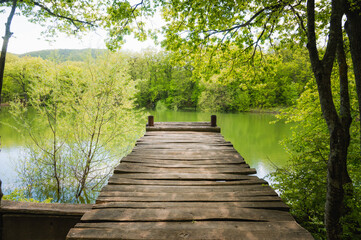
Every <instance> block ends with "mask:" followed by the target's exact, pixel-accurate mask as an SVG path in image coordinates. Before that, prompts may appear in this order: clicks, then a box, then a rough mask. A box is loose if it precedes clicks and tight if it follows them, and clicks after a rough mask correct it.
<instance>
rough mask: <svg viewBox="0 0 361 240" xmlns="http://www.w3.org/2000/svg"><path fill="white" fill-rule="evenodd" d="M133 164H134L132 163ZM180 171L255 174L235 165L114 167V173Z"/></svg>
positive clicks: (250, 170)
mask: <svg viewBox="0 0 361 240" xmlns="http://www.w3.org/2000/svg"><path fill="white" fill-rule="evenodd" d="M134 165H135V164H134ZM180 171H181V172H182V174H185V173H194V174H195V173H199V174H217V173H218V174H228V173H230V174H255V173H256V170H255V169H254V168H247V167H239V166H237V167H236V166H235V167H233V168H229V167H228V168H211V167H208V168H204V167H198V168H189V167H187V168H182V167H178V168H177V167H176V168H171V167H167V168H164V167H150V166H130V165H122V164H120V165H118V166H117V167H116V168H115V169H114V173H158V174H160V173H167V174H171V173H174V174H177V173H179V172H180Z"/></svg>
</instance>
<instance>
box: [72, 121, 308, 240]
mask: <svg viewBox="0 0 361 240" xmlns="http://www.w3.org/2000/svg"><path fill="white" fill-rule="evenodd" d="M255 173H256V171H255V169H253V168H250V167H249V166H248V165H247V164H246V163H245V161H244V159H243V158H242V157H241V156H240V154H239V153H238V152H237V151H236V150H235V149H234V148H233V146H232V144H231V143H230V142H226V141H225V140H224V138H223V137H222V135H221V134H220V129H219V128H218V127H216V119H215V117H212V121H211V123H209V122H207V123H205V122H204V123H154V121H153V119H152V118H150V119H149V126H148V127H147V132H146V133H145V135H144V137H142V138H141V139H139V140H138V141H137V144H136V147H135V148H134V149H133V151H132V153H131V154H129V155H128V156H127V157H125V158H123V159H122V161H121V162H120V164H119V165H118V166H117V167H116V168H115V170H114V175H113V176H112V177H111V178H110V179H109V182H108V185H107V186H105V187H104V188H103V190H102V191H101V193H100V195H99V197H98V199H97V202H96V204H95V205H94V206H93V208H92V210H90V211H88V212H86V213H85V214H84V215H83V217H82V219H81V223H78V224H77V225H76V226H75V227H74V228H72V229H71V230H70V232H69V233H68V236H67V239H68V240H75V239H79V240H80V239H82V240H84V239H89V240H90V239H167V240H173V239H278V240H279V239H313V238H312V236H311V234H310V233H309V232H307V231H306V230H305V229H303V228H302V227H300V226H299V225H298V224H297V223H296V221H295V220H294V219H293V217H292V216H291V215H290V213H289V212H288V207H287V205H285V204H284V203H283V202H282V200H281V199H280V198H279V197H278V195H277V194H276V192H275V191H274V190H273V189H272V188H271V187H269V186H268V184H267V182H266V181H264V180H262V179H259V178H258V177H257V176H255V175H254V174H255Z"/></svg>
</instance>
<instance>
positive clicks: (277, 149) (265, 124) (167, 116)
mask: <svg viewBox="0 0 361 240" xmlns="http://www.w3.org/2000/svg"><path fill="white" fill-rule="evenodd" d="M150 114H152V115H154V118H155V121H162V122H166V121H179V122H182V121H210V116H211V114H210V113H201V112H180V111H178V112H174V111H164V112H154V111H151V112H150ZM216 115H217V123H218V126H220V127H221V133H222V135H223V136H224V137H225V139H226V140H228V141H231V142H232V143H233V145H234V147H235V149H236V150H237V151H238V152H239V153H240V154H241V155H242V156H243V157H244V158H245V160H246V162H247V163H248V164H249V165H250V166H251V167H253V168H256V170H257V175H258V176H259V177H262V178H263V177H265V176H266V175H267V174H268V173H270V172H272V171H274V169H275V167H274V165H277V166H283V165H284V164H285V162H286V161H287V154H286V153H285V151H284V150H283V148H282V147H281V145H280V144H279V141H280V140H282V139H283V138H285V137H287V136H289V134H290V129H289V127H290V126H288V125H286V124H284V123H282V122H278V123H276V124H269V123H270V122H271V121H274V120H275V119H276V118H275V117H274V115H272V114H261V113H236V114H229V113H227V114H225V113H217V114H216ZM30 117H32V116H30ZM0 122H2V123H0V136H1V145H0V149H1V151H0V166H1V167H0V179H1V180H2V181H3V187H4V188H5V189H7V190H11V189H13V188H14V187H15V186H16V180H17V179H18V176H17V174H16V171H15V168H16V162H17V160H18V159H19V158H21V157H22V149H23V147H24V145H25V142H26V140H27V139H24V138H23V137H22V136H21V135H20V134H19V133H18V132H17V131H16V130H15V129H13V128H11V127H9V126H8V125H7V124H12V123H13V119H12V118H11V116H10V114H9V112H8V111H7V109H4V108H3V109H2V110H1V111H0Z"/></svg>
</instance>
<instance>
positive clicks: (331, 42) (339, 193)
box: [307, 0, 351, 240]
mask: <svg viewBox="0 0 361 240" xmlns="http://www.w3.org/2000/svg"><path fill="white" fill-rule="evenodd" d="M342 15H343V8H342V2H341V0H332V12H331V18H330V30H329V36H328V42H327V47H326V52H325V54H324V56H323V59H322V60H320V58H319V52H318V49H317V44H316V42H317V40H316V32H315V1H314V0H309V1H307V19H308V21H307V38H308V43H307V48H308V51H309V55H310V60H311V66H312V70H313V73H314V76H315V78H316V82H317V88H318V93H319V99H320V104H321V110H322V114H323V117H324V119H325V121H326V123H327V126H328V130H329V135H330V154H329V159H328V164H327V193H326V204H325V227H326V233H327V239H329V240H333V239H341V237H342V226H341V223H340V219H341V217H342V216H343V214H345V212H344V209H345V205H344V185H345V184H347V183H350V182H351V180H350V177H349V176H348V172H347V149H348V146H349V138H350V137H349V128H350V123H351V121H350V106H349V105H350V104H349V97H348V80H347V74H346V78H345V70H346V73H347V65H346V68H345V65H344V63H345V62H344V60H345V59H343V57H344V55H343V53H344V52H343V45H341V46H340V44H341V43H342V42H343V41H342V25H341V19H342ZM337 47H340V49H338V48H337ZM341 47H342V49H341ZM336 49H337V54H338V60H339V63H341V65H340V68H339V69H340V86H341V96H340V98H341V99H340V100H341V108H340V116H339V115H338V113H337V110H336V107H335V105H334V99H333V95H332V90H331V72H332V68H333V63H334V61H335V56H336Z"/></svg>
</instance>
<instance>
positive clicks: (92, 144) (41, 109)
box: [11, 54, 144, 203]
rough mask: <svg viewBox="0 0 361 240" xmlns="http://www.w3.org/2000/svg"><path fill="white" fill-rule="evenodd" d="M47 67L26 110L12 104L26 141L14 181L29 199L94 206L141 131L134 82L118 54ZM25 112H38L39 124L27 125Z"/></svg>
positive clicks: (142, 118) (30, 95) (32, 91)
mask: <svg viewBox="0 0 361 240" xmlns="http://www.w3.org/2000/svg"><path fill="white" fill-rule="evenodd" d="M51 64H52V65H53V68H51V67H50V68H48V70H49V71H48V72H46V75H44V76H41V77H40V78H38V79H37V80H36V81H33V82H32V84H31V91H30V94H29V102H28V105H27V106H23V104H22V103H21V102H20V101H16V102H13V103H12V104H11V108H12V114H13V116H14V120H15V121H16V122H17V123H18V124H19V125H20V126H21V127H22V128H20V129H19V130H20V131H21V132H22V133H23V134H28V135H29V136H30V137H31V139H32V143H31V144H29V146H28V148H27V154H26V156H25V157H24V158H23V160H22V161H20V164H19V166H18V172H19V176H21V181H22V183H23V184H22V185H24V186H26V193H27V195H26V196H27V197H34V198H36V199H40V200H42V199H47V198H53V199H54V201H56V202H82V203H85V202H92V201H93V200H94V198H95V197H96V196H95V195H96V193H97V192H98V191H99V190H100V189H101V187H102V186H103V185H104V183H105V182H106V180H107V177H108V176H109V174H110V173H111V171H112V169H113V167H114V164H117V162H118V161H119V158H120V157H121V156H122V155H124V154H125V153H126V152H127V151H129V149H130V147H131V145H133V144H134V141H135V140H136V139H137V138H138V137H139V134H141V132H142V129H143V128H142V127H141V126H142V124H140V123H141V122H143V121H144V114H143V113H141V112H140V111H136V110H134V109H133V107H134V104H133V102H134V94H135V93H136V90H135V85H136V82H135V81H132V80H131V79H130V77H129V75H127V74H126V62H124V61H122V60H121V59H120V58H119V57H118V56H117V55H116V54H114V55H108V56H105V57H104V58H102V59H98V60H90V61H89V62H87V63H84V64H80V65H79V64H75V65H74V63H69V62H67V63H63V64H60V65H59V64H56V63H51ZM29 111H35V112H36V113H37V115H38V118H36V120H34V121H37V124H33V123H32V122H29V119H28V118H27V117H26V115H27V113H28V112H29ZM129 144H130V145H129ZM115 146H117V147H116V148H115ZM114 149H116V150H114Z"/></svg>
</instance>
